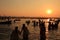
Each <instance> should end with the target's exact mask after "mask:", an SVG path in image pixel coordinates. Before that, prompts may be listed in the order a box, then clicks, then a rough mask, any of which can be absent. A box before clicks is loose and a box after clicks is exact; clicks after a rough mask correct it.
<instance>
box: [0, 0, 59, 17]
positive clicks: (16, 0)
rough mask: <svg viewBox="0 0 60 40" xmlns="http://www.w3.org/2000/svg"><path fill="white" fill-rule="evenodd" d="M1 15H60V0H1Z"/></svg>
mask: <svg viewBox="0 0 60 40" xmlns="http://www.w3.org/2000/svg"><path fill="white" fill-rule="evenodd" d="M48 9H51V10H52V13H51V14H47V13H46V10H48ZM0 15H5V16H39V17H42V16H45V17H50V16H51V17H55V16H56V17H60V0H0Z"/></svg>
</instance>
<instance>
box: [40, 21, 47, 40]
mask: <svg viewBox="0 0 60 40" xmlns="http://www.w3.org/2000/svg"><path fill="white" fill-rule="evenodd" d="M39 28H40V40H46V35H45V32H46V28H45V22H43V21H40V20H39Z"/></svg>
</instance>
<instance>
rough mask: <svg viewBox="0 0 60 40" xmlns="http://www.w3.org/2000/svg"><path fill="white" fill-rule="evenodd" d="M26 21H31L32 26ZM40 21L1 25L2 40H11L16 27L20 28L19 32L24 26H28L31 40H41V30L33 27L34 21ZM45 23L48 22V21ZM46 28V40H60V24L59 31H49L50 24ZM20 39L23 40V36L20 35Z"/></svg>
mask: <svg viewBox="0 0 60 40" xmlns="http://www.w3.org/2000/svg"><path fill="white" fill-rule="evenodd" d="M26 20H30V24H29V25H27V24H26ZM33 20H35V21H38V20H37V19H21V21H17V22H15V23H14V22H13V21H12V24H11V25H3V24H2V25H0V40H10V35H11V32H12V30H14V28H15V26H18V30H19V31H21V28H22V24H26V26H27V28H28V30H29V32H30V34H29V40H39V39H40V29H39V26H36V27H35V28H34V27H33V26H32V21H33ZM44 21H48V20H47V19H46V20H44ZM45 27H46V32H45V33H46V40H60V23H59V25H58V30H51V31H48V23H45ZM19 37H20V39H22V38H23V36H22V34H21V35H19Z"/></svg>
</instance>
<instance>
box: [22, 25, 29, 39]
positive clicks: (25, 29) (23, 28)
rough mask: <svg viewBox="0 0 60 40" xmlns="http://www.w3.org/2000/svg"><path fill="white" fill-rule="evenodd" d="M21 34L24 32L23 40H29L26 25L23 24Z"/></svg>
mask: <svg viewBox="0 0 60 40" xmlns="http://www.w3.org/2000/svg"><path fill="white" fill-rule="evenodd" d="M21 32H23V40H28V36H29V30H28V28H27V27H26V26H25V24H23V26H22V30H21Z"/></svg>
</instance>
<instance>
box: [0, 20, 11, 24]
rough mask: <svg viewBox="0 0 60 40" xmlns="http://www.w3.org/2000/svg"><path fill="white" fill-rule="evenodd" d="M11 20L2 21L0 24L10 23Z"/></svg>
mask: <svg viewBox="0 0 60 40" xmlns="http://www.w3.org/2000/svg"><path fill="white" fill-rule="evenodd" d="M11 22H12V21H2V22H0V24H11Z"/></svg>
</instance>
